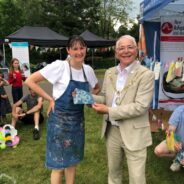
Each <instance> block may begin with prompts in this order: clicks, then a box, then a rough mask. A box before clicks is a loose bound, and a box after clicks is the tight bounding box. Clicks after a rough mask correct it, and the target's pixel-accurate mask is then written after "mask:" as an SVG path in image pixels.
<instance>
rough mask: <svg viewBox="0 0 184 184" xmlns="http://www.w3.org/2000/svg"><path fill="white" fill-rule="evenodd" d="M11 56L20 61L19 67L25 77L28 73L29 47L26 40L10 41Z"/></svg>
mask: <svg viewBox="0 0 184 184" xmlns="http://www.w3.org/2000/svg"><path fill="white" fill-rule="evenodd" d="M11 46H12V57H13V58H17V59H18V60H19V62H20V68H21V70H22V71H23V73H24V75H25V77H28V76H29V75H30V64H29V47H28V43H27V42H12V43H11Z"/></svg>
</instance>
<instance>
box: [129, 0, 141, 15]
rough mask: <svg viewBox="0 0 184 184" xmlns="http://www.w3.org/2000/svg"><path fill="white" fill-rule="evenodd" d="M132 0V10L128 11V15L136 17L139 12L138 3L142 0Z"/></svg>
mask: <svg viewBox="0 0 184 184" xmlns="http://www.w3.org/2000/svg"><path fill="white" fill-rule="evenodd" d="M132 2H133V8H132V11H131V12H130V17H131V18H136V17H137V15H138V14H139V11H140V3H141V2H142V0H132Z"/></svg>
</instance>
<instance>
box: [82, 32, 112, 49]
mask: <svg viewBox="0 0 184 184" xmlns="http://www.w3.org/2000/svg"><path fill="white" fill-rule="evenodd" d="M80 36H82V37H83V39H84V40H85V42H86V44H87V46H88V47H106V46H113V45H115V40H107V39H104V38H102V37H100V36H97V35H95V34H94V33H92V32H90V31H88V30H86V31H84V32H83V33H81V34H80Z"/></svg>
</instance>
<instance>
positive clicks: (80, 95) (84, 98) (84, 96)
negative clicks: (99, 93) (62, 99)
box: [73, 88, 94, 104]
mask: <svg viewBox="0 0 184 184" xmlns="http://www.w3.org/2000/svg"><path fill="white" fill-rule="evenodd" d="M75 91H76V96H75V97H73V102H74V104H93V103H94V100H93V97H92V95H91V94H90V93H89V92H87V91H84V90H82V89H78V88H76V89H75Z"/></svg>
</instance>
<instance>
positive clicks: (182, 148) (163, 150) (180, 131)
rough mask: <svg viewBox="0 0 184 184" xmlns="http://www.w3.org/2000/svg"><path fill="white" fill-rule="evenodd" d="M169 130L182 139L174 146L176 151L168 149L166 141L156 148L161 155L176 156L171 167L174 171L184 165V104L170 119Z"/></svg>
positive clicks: (157, 153) (156, 152) (158, 154)
mask: <svg viewBox="0 0 184 184" xmlns="http://www.w3.org/2000/svg"><path fill="white" fill-rule="evenodd" d="M168 129H169V131H173V132H174V133H175V134H176V136H177V137H178V138H179V139H180V140H179V142H176V143H175V145H174V147H175V151H174V152H172V151H170V150H169V149H168V147H167V144H166V141H165V140H164V141H162V142H161V143H160V144H159V145H157V146H156V148H155V154H156V155H157V156H159V157H175V156H176V158H175V159H174V161H173V163H172V164H171V166H170V169H171V170H172V171H173V172H176V171H179V170H180V168H181V165H183V166H184V157H183V155H184V105H181V106H179V107H177V108H176V109H175V110H174V112H173V113H172V115H171V117H170V119H169V128H168Z"/></svg>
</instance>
